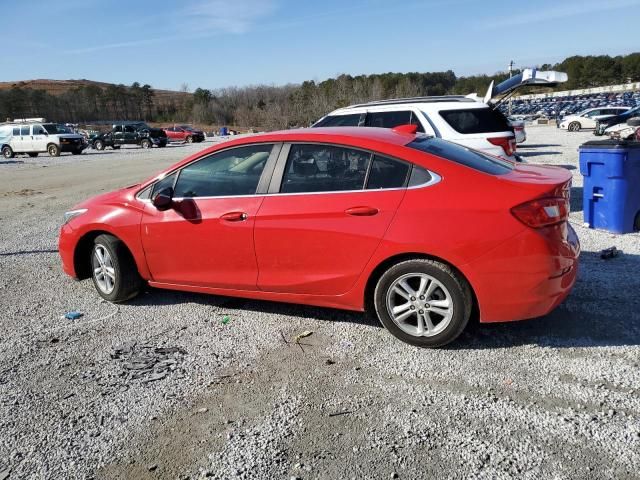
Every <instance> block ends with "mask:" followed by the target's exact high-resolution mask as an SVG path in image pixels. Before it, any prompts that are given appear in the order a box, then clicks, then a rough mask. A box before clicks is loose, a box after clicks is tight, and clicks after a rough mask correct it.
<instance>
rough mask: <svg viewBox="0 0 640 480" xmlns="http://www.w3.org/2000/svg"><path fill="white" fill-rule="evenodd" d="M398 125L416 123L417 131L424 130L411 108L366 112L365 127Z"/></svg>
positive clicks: (392, 126)
mask: <svg viewBox="0 0 640 480" xmlns="http://www.w3.org/2000/svg"><path fill="white" fill-rule="evenodd" d="M399 125H416V126H417V127H418V132H424V129H423V128H422V124H421V123H420V121H419V120H418V117H416V115H415V114H414V113H413V112H412V111H411V110H399V111H396V112H369V113H367V121H366V126H367V127H378V128H395V127H397V126H399Z"/></svg>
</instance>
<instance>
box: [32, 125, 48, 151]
mask: <svg viewBox="0 0 640 480" xmlns="http://www.w3.org/2000/svg"><path fill="white" fill-rule="evenodd" d="M31 133H32V135H31V149H32V150H33V151H34V152H46V151H47V131H46V130H45V129H44V127H43V126H42V125H33V126H32V130H31Z"/></svg>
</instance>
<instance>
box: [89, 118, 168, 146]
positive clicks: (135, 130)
mask: <svg viewBox="0 0 640 480" xmlns="http://www.w3.org/2000/svg"><path fill="white" fill-rule="evenodd" d="M90 142H91V146H92V147H93V148H95V149H96V150H104V149H105V148H106V147H111V148H113V149H118V148H120V147H121V146H122V145H139V146H141V147H142V148H151V147H152V146H154V145H155V146H157V147H166V146H167V134H166V133H164V131H163V130H162V129H161V128H152V127H150V126H148V125H147V124H146V123H144V122H121V123H115V124H113V125H112V127H111V130H110V131H108V132H106V133H99V134H97V135H95V136H93V137H92V138H91V139H90Z"/></svg>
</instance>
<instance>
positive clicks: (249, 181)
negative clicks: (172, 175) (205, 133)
mask: <svg viewBox="0 0 640 480" xmlns="http://www.w3.org/2000/svg"><path fill="white" fill-rule="evenodd" d="M272 149H273V145H271V144H262V145H249V146H246V147H238V148H230V149H228V150H224V151H222V152H217V153H213V154H211V155H209V156H208V157H205V158H203V159H201V160H198V161H196V162H193V163H191V164H189V165H187V166H186V167H184V168H183V169H182V170H181V171H180V175H179V176H178V181H177V182H176V186H175V196H176V197H178V198H183V197H219V196H230V195H253V194H255V193H256V189H257V188H258V182H259V181H260V176H261V175H262V170H263V169H264V167H265V165H266V163H267V160H268V158H269V155H270V154H271V150H272Z"/></svg>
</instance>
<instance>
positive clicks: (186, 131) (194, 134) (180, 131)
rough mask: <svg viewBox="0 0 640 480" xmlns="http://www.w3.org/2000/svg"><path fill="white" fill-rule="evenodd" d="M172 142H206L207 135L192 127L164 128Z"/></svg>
mask: <svg viewBox="0 0 640 480" xmlns="http://www.w3.org/2000/svg"><path fill="white" fill-rule="evenodd" d="M163 130H164V133H166V134H167V137H168V138H169V141H170V142H186V143H193V142H204V139H205V135H204V132H203V131H202V130H196V129H195V128H193V127H192V126H190V125H176V126H173V127H169V128H163Z"/></svg>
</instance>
